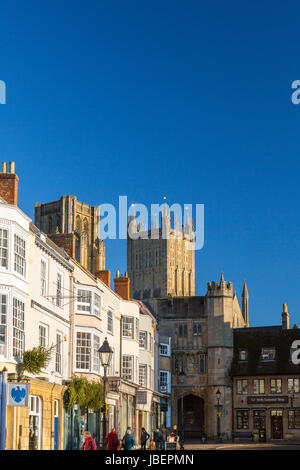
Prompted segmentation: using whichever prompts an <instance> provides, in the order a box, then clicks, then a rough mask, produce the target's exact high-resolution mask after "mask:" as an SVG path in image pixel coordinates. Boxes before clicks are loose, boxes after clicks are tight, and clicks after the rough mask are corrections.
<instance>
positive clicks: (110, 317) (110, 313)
mask: <svg viewBox="0 0 300 470" xmlns="http://www.w3.org/2000/svg"><path fill="white" fill-rule="evenodd" d="M106 319H107V332H108V333H110V334H111V335H113V333H114V313H113V311H112V310H110V309H109V310H107V318H106Z"/></svg>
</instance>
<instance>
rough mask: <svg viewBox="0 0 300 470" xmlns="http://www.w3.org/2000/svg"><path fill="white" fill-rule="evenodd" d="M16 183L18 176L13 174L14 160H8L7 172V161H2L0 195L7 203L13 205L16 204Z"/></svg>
mask: <svg viewBox="0 0 300 470" xmlns="http://www.w3.org/2000/svg"><path fill="white" fill-rule="evenodd" d="M18 183H19V178H18V176H17V175H16V174H15V162H9V173H7V163H6V162H2V172H1V173H0V197H1V198H2V199H4V201H6V202H7V203H8V204H13V205H14V206H17V204H18Z"/></svg>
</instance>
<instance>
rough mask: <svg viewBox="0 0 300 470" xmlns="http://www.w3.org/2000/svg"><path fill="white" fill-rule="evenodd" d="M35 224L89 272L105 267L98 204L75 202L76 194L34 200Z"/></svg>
mask: <svg viewBox="0 0 300 470" xmlns="http://www.w3.org/2000/svg"><path fill="white" fill-rule="evenodd" d="M35 225H36V226H37V227H38V228H39V229H40V230H42V231H43V232H44V233H46V234H47V235H49V236H50V238H51V239H52V240H53V241H54V243H56V244H57V245H59V246H60V247H62V248H64V249H65V251H66V252H67V253H68V254H69V255H70V256H71V257H72V258H75V259H76V260H77V261H79V262H80V263H81V264H82V266H84V267H85V268H86V269H88V270H89V271H90V272H92V273H93V274H95V273H96V272H97V271H102V270H105V245H104V243H103V240H100V239H99V212H98V206H90V205H89V204H85V203H83V202H79V201H78V200H77V197H76V196H62V197H61V198H60V200H58V201H53V202H47V203H45V204H40V203H36V204H35Z"/></svg>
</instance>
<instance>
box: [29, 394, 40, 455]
mask: <svg viewBox="0 0 300 470" xmlns="http://www.w3.org/2000/svg"><path fill="white" fill-rule="evenodd" d="M41 424H42V400H41V398H40V397H39V396H37V395H31V396H30V411H29V450H39V449H41V431H42V426H41Z"/></svg>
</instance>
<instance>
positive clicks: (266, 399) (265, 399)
mask: <svg viewBox="0 0 300 470" xmlns="http://www.w3.org/2000/svg"><path fill="white" fill-rule="evenodd" d="M288 401H289V397H287V396H281V397H275V396H267V397H247V403H248V404H251V403H256V404H258V403H263V404H264V403H288Z"/></svg>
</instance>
